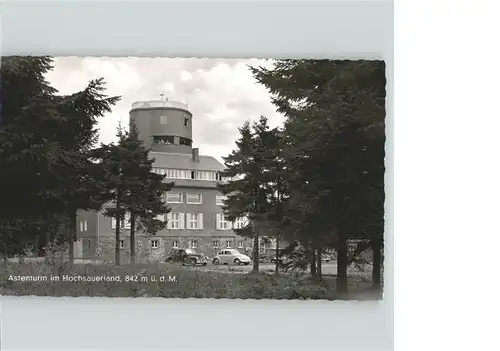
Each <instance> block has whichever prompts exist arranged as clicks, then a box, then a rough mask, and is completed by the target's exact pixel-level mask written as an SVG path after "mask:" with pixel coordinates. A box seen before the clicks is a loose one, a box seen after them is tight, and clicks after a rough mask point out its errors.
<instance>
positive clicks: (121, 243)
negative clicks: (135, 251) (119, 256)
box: [120, 239, 125, 249]
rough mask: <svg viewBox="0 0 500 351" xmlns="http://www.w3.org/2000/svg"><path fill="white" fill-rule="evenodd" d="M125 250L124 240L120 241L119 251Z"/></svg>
mask: <svg viewBox="0 0 500 351" xmlns="http://www.w3.org/2000/svg"><path fill="white" fill-rule="evenodd" d="M124 248H125V240H123V239H121V240H120V249H124Z"/></svg>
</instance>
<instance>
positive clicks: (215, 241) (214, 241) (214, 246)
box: [212, 240, 219, 248]
mask: <svg viewBox="0 0 500 351" xmlns="http://www.w3.org/2000/svg"><path fill="white" fill-rule="evenodd" d="M212 247H213V248H218V247H219V241H218V240H212Z"/></svg>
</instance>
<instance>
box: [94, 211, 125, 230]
mask: <svg viewBox="0 0 500 351" xmlns="http://www.w3.org/2000/svg"><path fill="white" fill-rule="evenodd" d="M84 228H87V225H86V224H84ZM115 228H116V219H115V218H114V217H111V229H115ZM120 229H130V213H126V214H125V218H124V219H122V220H121V222H120Z"/></svg>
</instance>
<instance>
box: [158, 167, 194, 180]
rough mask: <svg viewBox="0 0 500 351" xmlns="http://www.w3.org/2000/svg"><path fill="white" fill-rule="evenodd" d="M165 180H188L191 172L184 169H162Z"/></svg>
mask: <svg viewBox="0 0 500 351" xmlns="http://www.w3.org/2000/svg"><path fill="white" fill-rule="evenodd" d="M164 171H165V173H163V174H165V178H169V179H190V178H191V174H190V172H191V171H188V170H185V169H164Z"/></svg>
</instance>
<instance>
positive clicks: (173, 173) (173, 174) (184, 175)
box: [153, 167, 231, 181]
mask: <svg viewBox="0 0 500 351" xmlns="http://www.w3.org/2000/svg"><path fill="white" fill-rule="evenodd" d="M153 172H154V173H156V174H161V175H165V178H167V179H194V180H210V181H229V180H231V178H228V177H222V175H221V174H220V172H215V171H192V170H188V169H170V168H158V167H153Z"/></svg>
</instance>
